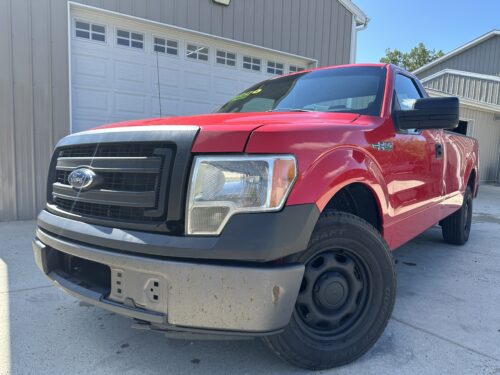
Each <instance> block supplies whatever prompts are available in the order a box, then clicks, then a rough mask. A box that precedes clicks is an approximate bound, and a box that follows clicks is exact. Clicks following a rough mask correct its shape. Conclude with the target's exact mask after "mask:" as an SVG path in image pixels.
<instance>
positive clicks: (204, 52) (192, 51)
mask: <svg viewBox="0 0 500 375" xmlns="http://www.w3.org/2000/svg"><path fill="white" fill-rule="evenodd" d="M186 57H187V58H189V59H195V60H201V61H208V47H203V46H197V45H195V44H188V45H187V51H186Z"/></svg>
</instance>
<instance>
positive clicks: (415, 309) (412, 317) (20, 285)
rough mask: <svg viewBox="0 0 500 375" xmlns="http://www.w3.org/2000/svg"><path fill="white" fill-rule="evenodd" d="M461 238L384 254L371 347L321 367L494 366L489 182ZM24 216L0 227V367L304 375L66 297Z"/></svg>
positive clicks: (497, 242) (421, 242)
mask: <svg viewBox="0 0 500 375" xmlns="http://www.w3.org/2000/svg"><path fill="white" fill-rule="evenodd" d="M479 193H480V194H479V198H478V199H477V200H476V201H475V207H474V211H475V213H474V220H473V223H474V224H473V227H472V233H471V237H470V240H469V243H468V244H467V245H466V246H463V247H455V246H450V245H447V244H445V243H444V242H443V240H442V237H441V230H440V228H439V227H434V228H432V229H430V230H428V231H427V232H425V233H424V234H422V235H421V236H419V237H418V238H416V239H415V240H413V241H412V242H411V243H409V244H407V245H405V246H403V247H402V248H400V249H399V250H397V251H396V253H395V256H396V259H397V271H398V295H397V302H396V307H395V310H394V313H393V317H392V319H391V320H390V322H389V325H388V327H387V329H386V331H385V333H384V335H383V336H382V338H381V339H380V340H379V342H378V343H377V344H376V345H375V347H374V348H373V349H372V350H371V351H370V352H369V353H368V354H366V355H365V356H364V357H362V358H361V359H360V360H358V361H357V362H355V363H353V364H351V365H348V366H345V367H342V368H339V369H336V370H331V371H323V372H320V373H324V374H329V373H332V374H333V373H335V374H360V373H363V374H416V373H418V374H500V188H499V187H493V186H482V187H481V189H480V192H479ZM34 226H35V223H34V222H33V221H29V222H13V223H2V224H0V374H6V373H13V374H31V373H33V374H35V373H36V374H70V373H84V374H88V373H92V374H94V373H95V374H116V373H131V374H136V373H137V374H181V373H186V374H204V375H206V374H295V373H296V374H304V373H308V372H307V371H303V370H300V369H296V368H293V367H291V366H289V365H287V364H285V363H282V362H280V361H279V360H278V359H277V358H275V357H274V356H273V355H272V354H271V353H270V352H269V351H268V350H267V349H266V347H265V346H264V345H263V344H262V343H261V342H260V341H258V340H253V341H232V342H227V341H198V342H190V341H177V340H167V339H166V338H164V337H163V336H162V335H160V334H155V333H151V332H145V331H138V330H134V329H132V328H130V324H131V321H130V320H128V319H126V318H123V317H120V316H117V315H114V314H111V313H108V312H106V311H103V310H99V309H97V308H94V307H91V306H88V305H86V304H84V303H81V302H79V301H77V300H75V299H73V298H71V297H69V296H67V295H65V294H64V293H63V292H61V291H60V290H58V289H56V288H55V287H54V286H52V285H51V284H49V282H48V281H47V280H46V279H45V278H44V276H42V274H41V273H40V272H39V271H38V269H37V268H36V266H35V264H34V262H33V257H32V252H31V238H32V236H33V231H34Z"/></svg>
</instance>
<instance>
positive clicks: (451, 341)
mask: <svg viewBox="0 0 500 375" xmlns="http://www.w3.org/2000/svg"><path fill="white" fill-rule="evenodd" d="M391 319H392V320H394V321H396V322H398V323H400V324H403V325H405V326H408V327H410V328H413V329H414V330H417V331H420V332H422V333H425V334H427V335H430V336H433V337H436V338H438V339H440V340H443V341H446V342H447V343H449V344H452V345H455V346H458V347H460V348H462V349H465V350H467V351H469V352H471V353H474V354H477V355H480V356H482V357H485V358H488V359H492V360H493V361H496V362H500V359H498V358H495V357H493V356H491V355H489V354H486V353H482V352H480V351H477V350H476V349H473V348H469V347H468V346H465V345H462V344H460V343H459V342H456V341H453V340H450V339H448V338H446V337H444V336H441V335H438V334H436V333H434V332H431V331H428V330H426V329H425V328H420V327H417V326H416V325H413V324H411V323H408V322H405V321H404V320H401V319H399V318H395V317H394V316H393V317H391Z"/></svg>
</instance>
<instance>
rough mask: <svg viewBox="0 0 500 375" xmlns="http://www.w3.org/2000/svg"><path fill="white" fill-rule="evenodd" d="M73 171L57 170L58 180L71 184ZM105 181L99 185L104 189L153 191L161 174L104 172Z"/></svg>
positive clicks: (101, 174) (102, 174) (102, 175)
mask: <svg viewBox="0 0 500 375" xmlns="http://www.w3.org/2000/svg"><path fill="white" fill-rule="evenodd" d="M70 173H71V171H56V181H57V182H59V183H61V184H64V185H69V182H68V176H69V174H70ZM99 176H101V177H102V178H103V182H102V183H101V184H100V185H99V187H100V188H101V189H104V190H128V191H153V190H157V189H158V184H159V182H160V176H159V175H158V174H157V173H123V172H102V173H100V174H99Z"/></svg>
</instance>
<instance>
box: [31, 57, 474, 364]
mask: <svg viewBox="0 0 500 375" xmlns="http://www.w3.org/2000/svg"><path fill="white" fill-rule="evenodd" d="M458 119H459V103H458V99H457V98H429V97H428V96H427V94H426V92H425V90H424V88H423V87H422V85H421V84H420V83H419V81H418V80H417V79H416V78H415V77H414V76H412V75H411V74H409V73H408V72H406V71H404V70H401V69H399V68H397V67H395V66H392V65H383V64H373V65H346V66H338V67H330V68H321V69H315V70H310V71H304V72H299V73H296V74H290V75H286V76H282V77H277V78H273V79H270V80H267V81H264V82H261V83H259V84H257V85H255V86H253V87H251V88H250V89H248V90H247V91H244V92H243V93H241V94H239V95H237V96H236V97H234V98H233V99H231V100H230V101H229V102H228V103H227V104H225V105H224V106H222V108H221V109H220V110H219V111H218V113H214V114H209V115H202V116H190V117H173V118H159V119H150V120H140V121H129V122H124V123H119V124H113V125H108V126H104V127H101V128H98V129H95V130H91V131H87V132H82V133H77V134H72V135H69V136H67V137H66V138H64V139H62V140H61V141H60V142H59V143H58V145H57V146H56V149H55V152H54V154H53V157H52V161H51V165H50V172H49V176H48V185H47V190H48V191H47V205H46V208H45V209H44V210H43V211H42V212H41V213H40V215H39V217H38V228H37V230H36V238H35V240H34V242H33V249H34V255H35V259H36V262H37V264H38V266H39V267H40V269H41V270H42V271H43V272H44V273H45V274H46V275H47V276H48V277H49V278H50V279H51V280H53V281H54V282H55V283H56V284H57V285H58V286H59V287H61V288H62V289H63V290H65V291H67V292H68V293H69V294H71V295H73V296H75V297H77V298H79V299H81V300H84V301H86V302H88V303H91V304H94V305H97V306H99V307H102V308H105V309H108V310H111V311H114V312H116V313H120V314H123V315H126V316H129V317H131V318H134V319H135V320H136V323H137V324H138V325H140V326H141V327H142V328H148V329H151V330H155V331H160V332H163V333H165V334H166V335H170V336H182V337H197V336H199V335H224V336H227V337H262V338H263V340H264V341H265V342H266V343H267V344H268V345H269V347H270V348H271V349H272V350H273V351H274V352H275V353H276V354H277V355H278V356H279V357H281V358H282V359H284V360H286V361H288V362H290V363H292V364H294V365H297V366H301V367H305V368H311V369H322V368H329V367H334V366H339V365H342V364H346V363H348V362H350V361H353V360H354V359H356V358H358V357H359V356H361V355H362V354H363V353H365V352H366V351H367V350H368V349H369V348H370V347H371V346H372V345H373V344H374V343H375V342H376V340H377V339H378V338H379V337H380V335H381V334H382V332H383V330H384V328H385V326H386V324H387V321H388V319H389V317H390V315H391V312H392V309H393V305H394V300H395V295H396V275H395V270H394V261H393V258H392V256H391V251H392V250H394V249H396V248H397V247H399V246H401V245H402V244H404V243H405V242H407V241H409V240H411V239H412V238H414V237H415V236H417V235H418V234H420V233H422V232H423V231H424V230H426V229H427V228H429V227H431V226H433V225H436V224H438V223H439V224H440V225H441V227H442V231H443V237H444V240H445V241H446V242H449V243H452V244H457V245H462V244H464V243H465V242H466V241H467V240H468V237H469V232H470V228H471V216H472V215H471V213H472V200H473V197H475V196H476V195H477V190H478V176H479V175H478V174H479V170H478V145H477V142H476V141H475V140H474V139H472V138H468V137H465V136H462V135H459V134H456V133H453V132H450V131H447V130H446V129H453V128H455V127H456V126H457V124H458Z"/></svg>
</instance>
